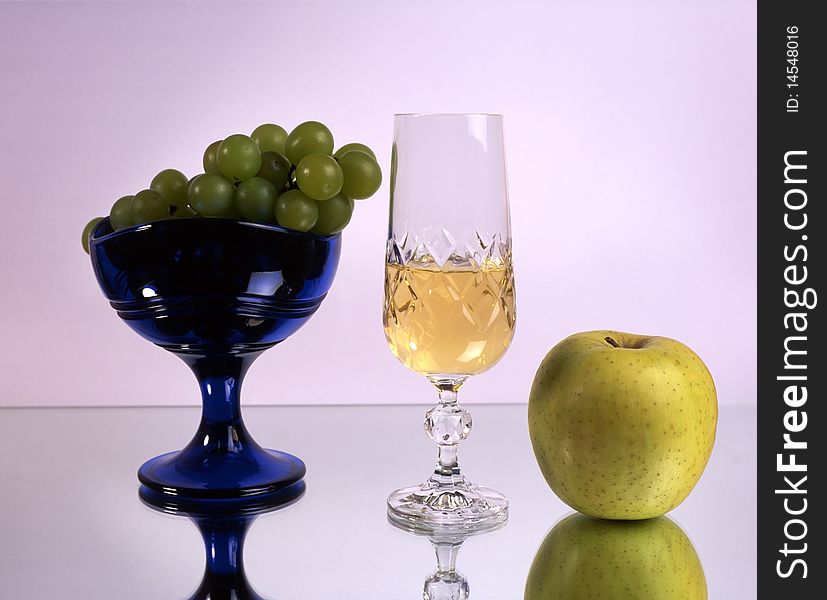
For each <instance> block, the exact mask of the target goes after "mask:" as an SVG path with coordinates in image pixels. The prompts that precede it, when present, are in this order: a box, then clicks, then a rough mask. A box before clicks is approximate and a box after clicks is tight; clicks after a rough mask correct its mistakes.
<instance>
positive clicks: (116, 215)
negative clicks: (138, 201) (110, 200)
mask: <svg viewBox="0 0 827 600" xmlns="http://www.w3.org/2000/svg"><path fill="white" fill-rule="evenodd" d="M133 198H135V196H123V197H122V198H118V199H117V200H116V201H115V204H113V205H112V209H111V210H110V211H109V224H110V225H112V229H114V230H115V231H117V230H118V229H124V228H125V227H132V226H133V225H135V224H136V223H137V222H138V221H136V220H135V214H134V213H133V212H132V199H133Z"/></svg>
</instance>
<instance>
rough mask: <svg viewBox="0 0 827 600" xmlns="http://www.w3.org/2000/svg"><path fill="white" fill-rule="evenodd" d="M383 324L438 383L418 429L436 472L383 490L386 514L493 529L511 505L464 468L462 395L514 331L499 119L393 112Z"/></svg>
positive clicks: (467, 419)
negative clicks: (430, 444) (434, 449)
mask: <svg viewBox="0 0 827 600" xmlns="http://www.w3.org/2000/svg"><path fill="white" fill-rule="evenodd" d="M383 324H384V328H385V337H386V338H387V341H388V345H389V346H390V349H391V352H393V354H394V355H395V356H396V357H397V358H398V359H399V361H400V362H401V363H402V364H404V365H405V366H406V367H408V368H409V369H411V370H413V371H415V372H416V373H421V374H422V375H424V376H425V377H427V378H428V380H429V381H430V382H431V383H432V384H433V385H434V386H435V387H436V388H437V391H438V393H439V402H438V404H437V405H436V406H435V407H434V408H432V409H431V410H429V411H428V413H427V414H426V416H425V430H426V431H427V433H428V435H429V436H430V437H431V439H433V440H434V441H435V442H436V443H437V444H438V448H439V457H438V461H437V465H436V468H435V470H434V473H433V475H431V477H430V478H429V479H428V480H427V481H426V482H425V483H423V484H421V485H417V486H413V487H408V488H403V489H400V490H396V491H395V492H393V493H392V494H391V495H390V496H389V497H388V509H389V512H388V514H389V517H390V518H391V519H392V520H395V521H397V522H400V523H407V524H408V525H413V526H416V527H422V528H425V529H428V528H432V527H438V526H462V527H466V528H468V529H476V528H480V527H490V526H491V524H492V523H494V522H504V521H505V520H506V519H507V514H508V501H507V500H506V498H505V496H503V495H502V494H501V493H499V492H496V491H494V490H491V489H488V488H484V487H480V486H477V485H474V484H472V483H471V482H470V481H468V479H467V478H466V477H465V475H463V474H462V473H461V472H460V468H459V464H458V463H457V446H458V444H459V442H461V441H462V440H464V439H465V438H466V437H468V434H469V433H470V431H471V415H470V413H469V412H468V411H467V410H465V409H464V408H462V407H461V406H460V405H459V404H458V402H457V392H458V391H459V389H460V387H461V386H462V384H463V383H464V382H465V380H466V379H468V377H470V376H471V375H477V374H479V373H482V372H483V371H486V370H488V369H490V368H491V367H492V366H493V365H494V364H495V363H496V362H497V361H498V360H499V359H500V358H501V357H502V355H503V354H504V353H505V351H506V349H507V348H508V346H509V344H510V343H511V339H512V337H513V334H514V325H515V302H514V276H513V270H512V264H511V228H510V217H509V208H508V191H507V181H506V169H505V156H504V149H503V127H502V115H493V114H403V115H396V117H395V131H394V144H393V155H392V157H391V202H390V227H389V233H388V244H387V255H386V268H385V303H384V316H383Z"/></svg>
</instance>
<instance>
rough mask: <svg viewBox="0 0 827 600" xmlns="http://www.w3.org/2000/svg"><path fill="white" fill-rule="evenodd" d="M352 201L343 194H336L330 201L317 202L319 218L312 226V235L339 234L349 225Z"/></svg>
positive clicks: (351, 214)
mask: <svg viewBox="0 0 827 600" xmlns="http://www.w3.org/2000/svg"><path fill="white" fill-rule="evenodd" d="M353 204H354V202H353V200H351V199H350V198H348V197H347V196H345V195H344V194H336V195H335V196H333V197H332V198H331V199H330V200H325V201H324V202H317V203H316V208H317V209H318V211H319V217H318V219H317V220H316V224H315V225H314V226H313V229H312V231H313V233H318V234H319V235H333V234H334V233H339V232H340V231H341V230H342V229H344V228H345V227H347V224H348V223H350V217H352V216H353Z"/></svg>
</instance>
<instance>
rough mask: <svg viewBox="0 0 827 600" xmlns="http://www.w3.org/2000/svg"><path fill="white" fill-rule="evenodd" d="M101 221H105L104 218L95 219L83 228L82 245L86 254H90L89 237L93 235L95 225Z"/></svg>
mask: <svg viewBox="0 0 827 600" xmlns="http://www.w3.org/2000/svg"><path fill="white" fill-rule="evenodd" d="M101 221H103V217H95V218H94V219H92V220H91V221H89V222H88V223H87V224H86V227H84V228H83V233H82V234H80V243H81V244H82V245H83V251H84V252H86V254H89V236H90V235H91V234H92V230H93V229H94V228H95V225H97V224H98V223H100V222H101Z"/></svg>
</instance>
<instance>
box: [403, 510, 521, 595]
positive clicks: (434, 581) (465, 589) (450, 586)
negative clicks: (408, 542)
mask: <svg viewBox="0 0 827 600" xmlns="http://www.w3.org/2000/svg"><path fill="white" fill-rule="evenodd" d="M388 523H390V524H391V525H392V526H393V527H395V528H397V529H401V530H402V531H406V532H408V533H410V534H412V535H417V536H422V537H426V538H428V541H429V542H431V545H432V546H433V548H434V552H435V553H436V571H434V572H433V573H432V574H431V576H430V577H428V578H427V579H426V580H425V585H424V587H423V590H422V598H423V600H467V599H468V598H469V596H470V593H471V589H470V587H469V585H468V580H467V579H466V578H465V576H463V575H462V573H460V572H458V571H457V556H458V555H459V549H460V548H461V547H462V544H463V543H464V542H465V540H467V539H468V538H469V537H472V536H475V535H482V534H484V533H488V532H491V531H495V530H497V529H501V528H502V527H504V526H505V522H502V523H494V524H492V525H489V526H486V527H482V528H478V529H474V530H466V529H461V528H455V527H439V526H433V527H430V528H427V529H418V528H415V527H405V526H404V525H402V524H400V523H398V522H396V521H394V520H393V519H391V518H390V517H388Z"/></svg>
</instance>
